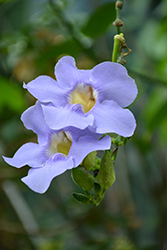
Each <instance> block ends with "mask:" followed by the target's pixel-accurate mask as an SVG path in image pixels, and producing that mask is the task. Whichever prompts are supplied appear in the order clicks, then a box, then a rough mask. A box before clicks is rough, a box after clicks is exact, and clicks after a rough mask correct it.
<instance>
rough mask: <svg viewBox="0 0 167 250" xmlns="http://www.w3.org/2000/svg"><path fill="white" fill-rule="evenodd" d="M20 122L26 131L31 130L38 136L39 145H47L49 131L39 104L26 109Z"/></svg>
mask: <svg viewBox="0 0 167 250" xmlns="http://www.w3.org/2000/svg"><path fill="white" fill-rule="evenodd" d="M21 120H22V122H23V123H24V126H25V127H26V128H27V129H30V130H32V131H33V132H34V133H36V134H37V135H38V142H39V144H40V145H45V144H46V143H47V138H48V134H49V133H50V129H49V128H48V126H47V125H46V122H45V120H44V115H43V110H42V107H41V105H40V103H39V102H36V104H35V105H34V106H32V107H30V108H28V109H27V110H26V111H25V112H24V113H23V114H22V116H21Z"/></svg>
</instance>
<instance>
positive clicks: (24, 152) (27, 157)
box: [3, 142, 47, 168]
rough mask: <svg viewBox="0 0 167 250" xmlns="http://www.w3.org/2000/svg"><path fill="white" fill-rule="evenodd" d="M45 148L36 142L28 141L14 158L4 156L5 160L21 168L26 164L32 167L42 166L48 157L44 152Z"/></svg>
mask: <svg viewBox="0 0 167 250" xmlns="http://www.w3.org/2000/svg"><path fill="white" fill-rule="evenodd" d="M44 150H45V149H44V148H43V147H40V146H39V145H38V144H36V143H31V142H30V143H26V144H24V145H23V146H21V147H20V148H19V149H18V150H17V152H16V153H15V155H14V156H13V158H9V157H4V156H3V158H4V160H5V161H6V162H7V163H8V164H9V165H11V166H13V167H16V168H20V167H23V166H25V165H29V166H30V167H39V166H42V165H43V164H44V163H45V161H46V160H47V157H46V155H45V153H44Z"/></svg>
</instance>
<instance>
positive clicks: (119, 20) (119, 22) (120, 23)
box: [113, 19, 124, 27]
mask: <svg viewBox="0 0 167 250" xmlns="http://www.w3.org/2000/svg"><path fill="white" fill-rule="evenodd" d="M113 25H114V26H115V27H117V26H119V27H121V26H123V25H124V22H122V20H121V19H116V20H115V21H114V22H113Z"/></svg>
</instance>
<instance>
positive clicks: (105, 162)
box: [96, 151, 115, 191]
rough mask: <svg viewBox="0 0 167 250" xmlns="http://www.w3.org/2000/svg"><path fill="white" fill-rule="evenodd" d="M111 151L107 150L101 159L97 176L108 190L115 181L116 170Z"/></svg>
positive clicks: (104, 188)
mask: <svg viewBox="0 0 167 250" xmlns="http://www.w3.org/2000/svg"><path fill="white" fill-rule="evenodd" d="M113 165H114V164H113V161H112V158H111V152H110V151H105V152H104V155H103V158H102V160H101V165H100V170H99V173H98V175H97V177H96V179H97V181H98V183H99V184H100V186H101V188H102V189H103V191H105V190H107V189H108V188H109V187H110V186H112V184H113V183H114V182H115V172H114V166H113Z"/></svg>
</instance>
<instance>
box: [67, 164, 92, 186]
mask: <svg viewBox="0 0 167 250" xmlns="http://www.w3.org/2000/svg"><path fill="white" fill-rule="evenodd" d="M71 175H72V179H73V181H74V182H75V183H76V184H77V185H78V186H79V187H81V188H83V189H84V190H86V191H89V190H91V189H92V188H93V185H94V182H95V179H94V177H93V175H92V174H90V173H89V172H88V171H87V170H85V169H84V168H83V167H80V166H79V167H77V168H73V169H72V171H71Z"/></svg>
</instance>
